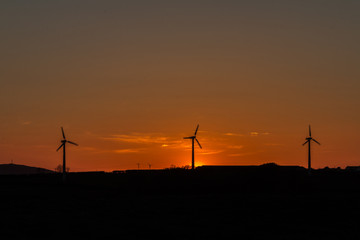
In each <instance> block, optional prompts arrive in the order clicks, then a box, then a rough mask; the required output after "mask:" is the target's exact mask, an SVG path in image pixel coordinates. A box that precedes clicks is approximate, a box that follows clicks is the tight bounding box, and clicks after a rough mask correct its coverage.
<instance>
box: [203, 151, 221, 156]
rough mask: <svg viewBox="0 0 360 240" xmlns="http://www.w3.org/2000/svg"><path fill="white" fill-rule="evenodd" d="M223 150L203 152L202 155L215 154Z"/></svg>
mask: <svg viewBox="0 0 360 240" xmlns="http://www.w3.org/2000/svg"><path fill="white" fill-rule="evenodd" d="M222 152H223V151H209V152H201V153H200V154H202V155H213V154H219V153H222Z"/></svg>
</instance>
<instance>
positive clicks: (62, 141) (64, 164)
mask: <svg viewBox="0 0 360 240" xmlns="http://www.w3.org/2000/svg"><path fill="white" fill-rule="evenodd" d="M61 132H62V135H63V139H62V140H61V145H60V147H59V148H58V149H56V151H59V150H60V148H63V166H62V167H63V181H64V182H65V180H66V157H65V156H66V155H65V146H66V143H70V144H73V145H76V146H79V145H78V144H77V143H74V142H71V141H68V140H66V137H65V133H64V129H63V127H61Z"/></svg>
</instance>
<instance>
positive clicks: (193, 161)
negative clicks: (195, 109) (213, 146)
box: [184, 124, 202, 170]
mask: <svg viewBox="0 0 360 240" xmlns="http://www.w3.org/2000/svg"><path fill="white" fill-rule="evenodd" d="M198 129H199V124H198V125H197V127H196V130H195V134H194V136H191V137H184V139H191V142H192V161H191V169H192V170H194V168H195V154H194V141H195V140H196V142H197V143H198V144H199V147H200V148H202V147H201V145H200V143H199V141H198V140H197V139H196V134H197V131H198Z"/></svg>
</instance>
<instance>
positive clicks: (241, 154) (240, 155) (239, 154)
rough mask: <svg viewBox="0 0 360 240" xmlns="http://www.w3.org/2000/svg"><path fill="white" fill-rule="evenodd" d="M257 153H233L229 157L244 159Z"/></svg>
mask: <svg viewBox="0 0 360 240" xmlns="http://www.w3.org/2000/svg"><path fill="white" fill-rule="evenodd" d="M256 153H257V152H247V153H233V154H228V156H229V157H243V156H248V155H254V154H256Z"/></svg>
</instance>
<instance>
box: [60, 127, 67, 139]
mask: <svg viewBox="0 0 360 240" xmlns="http://www.w3.org/2000/svg"><path fill="white" fill-rule="evenodd" d="M61 132H62V135H63V138H64V139H66V137H65V133H64V129H63V127H61Z"/></svg>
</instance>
